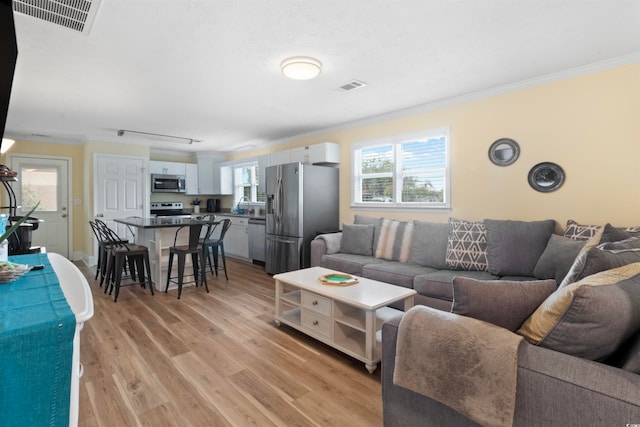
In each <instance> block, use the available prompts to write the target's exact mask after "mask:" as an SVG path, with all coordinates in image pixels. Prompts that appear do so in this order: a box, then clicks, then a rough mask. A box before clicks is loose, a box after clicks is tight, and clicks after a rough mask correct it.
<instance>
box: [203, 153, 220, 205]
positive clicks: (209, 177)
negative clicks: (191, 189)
mask: <svg viewBox="0 0 640 427" xmlns="http://www.w3.org/2000/svg"><path fill="white" fill-rule="evenodd" d="M223 161H224V157H220V156H207V155H199V156H198V187H199V191H200V194H203V195H204V194H220V193H217V192H216V188H215V186H216V184H215V183H216V181H218V178H216V176H217V175H216V172H215V171H216V168H215V165H216V164H218V163H220V162H223Z"/></svg>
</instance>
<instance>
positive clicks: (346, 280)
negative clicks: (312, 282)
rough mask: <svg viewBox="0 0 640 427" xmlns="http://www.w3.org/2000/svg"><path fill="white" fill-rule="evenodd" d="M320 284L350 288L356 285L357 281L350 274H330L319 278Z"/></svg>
mask: <svg viewBox="0 0 640 427" xmlns="http://www.w3.org/2000/svg"><path fill="white" fill-rule="evenodd" d="M320 282H322V284H324V285H333V286H350V285H355V284H356V283H358V279H357V278H356V277H354V276H352V275H350V274H344V273H332V274H325V275H324V276H320Z"/></svg>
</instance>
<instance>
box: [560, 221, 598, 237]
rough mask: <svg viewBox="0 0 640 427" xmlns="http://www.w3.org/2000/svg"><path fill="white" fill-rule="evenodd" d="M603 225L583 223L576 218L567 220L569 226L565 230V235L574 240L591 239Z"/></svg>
mask: <svg viewBox="0 0 640 427" xmlns="http://www.w3.org/2000/svg"><path fill="white" fill-rule="evenodd" d="M601 228H602V226H600V225H582V224H578V223H577V222H575V221H574V220H572V219H570V220H569V221H567V228H566V229H565V230H564V237H568V238H570V239H573V240H589V239H590V238H592V237H593V236H594V235H595V234H596V233H597V232H598V230H600V229H601Z"/></svg>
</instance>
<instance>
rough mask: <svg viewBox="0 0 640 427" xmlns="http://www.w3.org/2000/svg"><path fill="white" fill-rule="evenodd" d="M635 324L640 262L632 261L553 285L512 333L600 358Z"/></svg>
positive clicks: (639, 319)
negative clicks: (553, 290) (556, 287)
mask: <svg viewBox="0 0 640 427" xmlns="http://www.w3.org/2000/svg"><path fill="white" fill-rule="evenodd" d="M639 329H640V263H633V264H628V265H625V266H624V267H618V268H614V269H612V270H606V271H602V272H600V273H597V274H594V275H591V276H588V277H585V278H584V279H582V280H580V281H578V282H575V283H571V284H570V285H567V286H565V287H563V288H560V289H558V290H556V291H555V292H553V293H552V294H551V295H549V297H548V298H547V299H546V300H545V301H544V302H543V303H542V304H540V307H538V308H537V309H536V311H535V312H534V313H533V314H532V315H531V317H529V318H528V319H527V320H526V321H525V322H524V324H523V325H522V326H521V327H520V329H519V330H518V331H517V333H518V334H520V335H522V336H523V337H525V338H526V339H527V341H529V342H530V343H532V344H535V345H539V346H541V347H546V348H549V349H552V350H555V351H559V352H562V353H566V354H571V355H574V356H577V357H582V358H585V359H591V360H601V359H603V358H606V357H608V356H610V355H612V354H614V352H615V351H616V350H617V349H618V348H619V347H620V346H621V345H622V344H623V343H624V342H625V341H626V340H627V339H628V338H629V337H631V336H632V335H633V334H634V333H636V332H637V331H638V330H639Z"/></svg>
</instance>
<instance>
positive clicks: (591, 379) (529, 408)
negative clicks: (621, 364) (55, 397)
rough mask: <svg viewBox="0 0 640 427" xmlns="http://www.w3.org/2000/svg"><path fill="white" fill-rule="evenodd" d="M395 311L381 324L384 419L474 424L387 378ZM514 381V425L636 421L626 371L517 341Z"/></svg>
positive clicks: (637, 390)
mask: <svg viewBox="0 0 640 427" xmlns="http://www.w3.org/2000/svg"><path fill="white" fill-rule="evenodd" d="M401 317H402V316H399V317H397V318H394V319H391V320H389V321H388V322H386V323H385V324H384V325H383V327H382V402H383V416H384V425H385V426H387V427H389V426H419V425H433V426H475V425H476V424H475V423H473V422H472V421H471V420H469V419H467V418H466V417H464V416H462V415H461V414H459V413H457V412H455V411H453V410H452V409H451V408H449V407H447V406H445V405H443V404H441V403H439V402H436V401H434V400H431V399H429V398H427V397H425V396H422V395H420V394H418V393H414V392H412V391H410V390H407V389H404V388H402V387H398V386H395V385H394V384H393V371H394V369H395V354H396V344H397V334H398V325H399V324H400V319H401ZM443 375H445V376H446V375H447V373H446V372H443ZM517 381H518V382H517V391H516V411H515V416H514V426H530V425H545V426H560V425H562V426H566V425H625V424H627V423H638V422H640V375H637V374H634V373H632V372H628V371H623V370H621V369H618V368H614V367H611V366H607V365H603V364H601V363H597V362H593V361H590V360H585V359H581V358H578V357H574V356H570V355H567V354H563V353H559V352H556V351H552V350H548V349H545V348H541V347H537V346H534V345H531V344H528V343H527V342H523V343H522V344H521V345H520V349H519V351H518V379H517Z"/></svg>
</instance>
